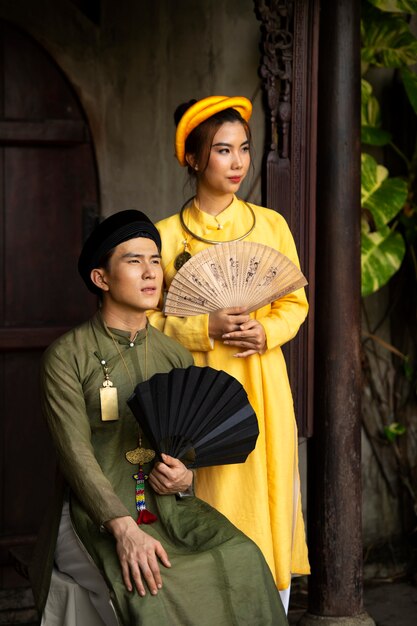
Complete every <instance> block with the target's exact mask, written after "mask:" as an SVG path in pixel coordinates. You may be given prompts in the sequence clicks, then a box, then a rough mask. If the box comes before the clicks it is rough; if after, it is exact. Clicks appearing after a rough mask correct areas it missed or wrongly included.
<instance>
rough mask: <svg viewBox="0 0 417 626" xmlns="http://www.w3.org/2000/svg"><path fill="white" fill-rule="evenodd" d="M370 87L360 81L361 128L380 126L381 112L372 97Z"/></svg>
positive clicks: (366, 82)
mask: <svg viewBox="0 0 417 626" xmlns="http://www.w3.org/2000/svg"><path fill="white" fill-rule="evenodd" d="M372 91H373V88H372V85H371V84H370V83H368V81H367V80H365V79H364V78H362V79H361V124H362V126H375V127H376V128H380V126H381V110H380V107H379V102H378V100H377V99H376V98H375V96H373V95H372Z"/></svg>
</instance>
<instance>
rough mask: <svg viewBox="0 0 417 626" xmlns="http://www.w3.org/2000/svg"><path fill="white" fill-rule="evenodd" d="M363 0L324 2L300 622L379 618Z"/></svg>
mask: <svg viewBox="0 0 417 626" xmlns="http://www.w3.org/2000/svg"><path fill="white" fill-rule="evenodd" d="M359 61H360V1H359V0H351V1H350V2H346V1H345V0H323V1H322V2H321V10H320V47H319V87H318V155H317V164H318V172H317V173H318V176H317V265H316V286H317V287H316V327H315V331H316V335H315V336H316V344H315V346H316V347H315V403H314V435H313V437H312V439H311V441H310V443H309V450H308V456H309V459H308V490H309V494H308V537H309V549H310V560H311V566H312V575H311V577H310V581H309V607H308V613H307V614H306V615H305V616H304V617H303V618H302V619H301V622H300V624H301V625H302V626H318V625H319V624H325V625H326V626H339V625H340V626H357V625H361V626H372V625H374V622H373V620H372V619H371V618H370V617H369V616H368V615H367V614H366V613H365V612H364V611H363V603H362V599H363V594H362V534H361V528H362V522H361V497H362V493H361V456H360V392H361V363H360V65H359Z"/></svg>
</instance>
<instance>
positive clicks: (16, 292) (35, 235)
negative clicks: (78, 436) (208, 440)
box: [0, 22, 98, 588]
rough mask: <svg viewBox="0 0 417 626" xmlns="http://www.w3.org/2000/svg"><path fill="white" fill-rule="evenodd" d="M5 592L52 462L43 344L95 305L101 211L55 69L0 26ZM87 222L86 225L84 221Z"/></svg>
mask: <svg viewBox="0 0 417 626" xmlns="http://www.w3.org/2000/svg"><path fill="white" fill-rule="evenodd" d="M0 190H1V193H0V432H1V445H0V484H1V490H0V566H1V579H0V587H3V588H4V587H11V586H17V585H18V584H20V583H23V579H19V578H18V577H17V574H16V573H15V572H14V569H13V567H12V566H11V564H10V559H9V556H8V555H9V549H10V547H11V546H16V545H22V544H23V545H25V544H26V545H29V546H30V545H31V544H32V543H33V542H34V539H35V537H36V533H37V530H38V527H39V523H40V520H41V518H42V514H43V512H44V510H45V507H46V504H47V501H48V499H49V497H50V495H51V490H52V486H53V480H54V468H55V459H54V454H53V450H52V446H51V443H50V441H49V437H48V434H47V431H46V428H45V425H44V423H43V420H42V417H41V413H40V407H39V380H38V379H39V363H40V357H41V354H42V352H43V351H44V349H45V348H46V347H47V346H48V344H49V343H50V342H51V341H52V340H53V339H55V338H56V337H57V336H59V335H60V334H62V333H63V332H65V331H66V330H67V329H69V328H71V327H73V326H74V325H76V324H78V323H79V322H81V321H83V320H85V319H86V318H87V317H89V315H90V314H91V313H92V311H93V310H94V308H95V302H94V298H93V297H92V296H89V294H88V292H87V291H86V289H85V287H84V285H83V283H82V281H81V279H80V278H79V276H78V274H77V268H76V263H77V257H78V254H79V250H80V246H81V244H82V239H83V215H85V214H86V213H87V214H88V212H89V211H90V212H91V209H93V210H94V208H96V207H97V196H98V192H97V175H96V168H95V160H94V153H93V148H92V145H91V141H90V134H89V130H88V125H87V122H86V120H85V117H84V115H83V112H82V110H81V107H80V104H79V102H78V100H77V98H76V96H75V94H74V92H73V90H72V89H71V86H70V85H69V83H68V81H67V80H66V79H65V77H64V76H63V74H62V73H61V72H60V70H59V68H58V67H57V66H56V65H55V63H54V62H53V60H52V59H51V58H50V57H49V55H48V54H47V53H46V52H45V50H43V49H42V48H41V47H40V46H39V45H38V44H37V43H36V42H35V41H34V40H33V39H31V38H30V37H29V36H28V35H26V34H25V33H23V32H21V31H19V30H17V29H16V28H15V27H12V26H11V25H10V24H8V23H6V22H0ZM84 221H85V220H84Z"/></svg>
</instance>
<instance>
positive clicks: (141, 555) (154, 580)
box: [105, 516, 171, 596]
mask: <svg viewBox="0 0 417 626" xmlns="http://www.w3.org/2000/svg"><path fill="white" fill-rule="evenodd" d="M105 527H106V528H107V530H108V531H109V532H111V533H112V534H113V535H114V537H115V539H116V551H117V556H118V557H119V561H120V565H121V568H122V575H123V581H124V584H125V586H126V589H127V590H128V591H132V590H133V585H132V579H133V582H134V585H135V587H136V589H137V591H138V593H139V595H141V596H144V595H145V593H146V591H145V586H144V584H143V581H142V577H143V578H144V579H145V580H146V584H147V586H148V588H149V591H150V592H151V594H152V595H156V594H157V593H158V589H161V587H162V578H161V572H160V571H159V564H158V558H159V559H160V560H161V563H162V564H163V565H164V566H165V567H171V563H170V562H169V559H168V555H167V553H166V552H165V550H164V548H163V547H162V544H161V543H160V542H159V541H157V540H156V539H154V538H153V537H151V536H150V535H148V534H147V533H145V532H144V531H143V530H141V529H140V528H139V527H138V525H137V524H136V522H135V520H134V519H133V518H132V517H129V516H127V517H116V518H114V519H112V520H109V521H108V522H106V523H105Z"/></svg>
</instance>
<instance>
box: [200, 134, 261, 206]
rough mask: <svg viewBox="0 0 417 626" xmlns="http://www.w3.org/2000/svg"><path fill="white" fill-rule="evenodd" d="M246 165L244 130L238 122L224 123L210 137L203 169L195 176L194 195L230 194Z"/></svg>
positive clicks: (241, 177)
mask: <svg viewBox="0 0 417 626" xmlns="http://www.w3.org/2000/svg"><path fill="white" fill-rule="evenodd" d="M249 165H250V153H249V140H248V138H247V136H246V131H245V128H244V126H243V125H242V124H241V123H240V122H225V123H224V124H222V126H220V128H219V130H218V131H217V133H216V134H215V135H214V137H213V142H212V145H211V150H210V158H209V162H208V165H207V167H206V169H205V170H204V171H203V172H201V173H200V174H198V175H197V188H198V189H197V191H199V190H200V191H201V190H203V189H204V190H206V191H207V192H211V193H215V194H216V195H222V194H234V193H236V192H237V191H238V189H239V187H240V185H241V183H242V181H243V179H244V178H245V176H246V174H247V172H248V169H249Z"/></svg>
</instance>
